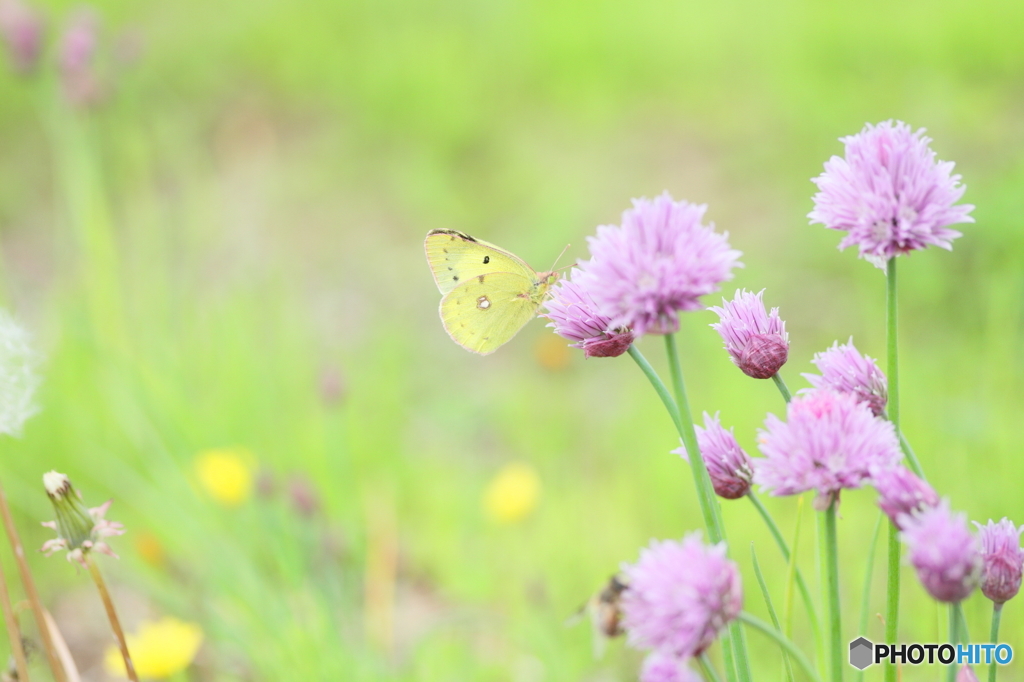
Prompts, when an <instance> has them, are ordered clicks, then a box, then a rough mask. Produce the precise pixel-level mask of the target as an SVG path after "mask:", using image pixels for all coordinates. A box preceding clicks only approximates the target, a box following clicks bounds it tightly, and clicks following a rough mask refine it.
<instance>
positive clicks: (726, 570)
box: [622, 532, 743, 659]
mask: <svg viewBox="0 0 1024 682" xmlns="http://www.w3.org/2000/svg"><path fill="white" fill-rule="evenodd" d="M623 571H624V572H625V574H626V576H627V579H628V583H629V589H628V590H626V591H625V592H624V593H623V595H622V623H623V627H624V628H625V630H626V635H627V640H628V642H629V644H630V645H631V646H633V647H636V648H638V649H656V650H660V651H661V652H662V653H663V654H665V655H668V656H673V657H675V658H677V659H687V658H690V657H692V656H697V655H699V654H700V653H701V652H702V651H704V650H705V649H707V648H708V647H709V646H710V645H711V643H712V642H714V640H715V637H716V636H717V635H718V633H719V632H720V631H721V630H722V628H724V627H725V626H726V624H728V623H729V622H730V621H732V620H734V619H735V618H736V616H737V615H739V612H740V610H741V609H742V608H743V588H742V586H741V584H740V574H739V570H738V569H737V568H736V564H734V563H733V562H731V561H729V559H727V558H726V556H725V543H719V544H717V545H705V544H704V543H703V542H701V539H700V533H699V532H695V533H691V534H689V535H687V536H686V537H685V538H683V540H682V542H678V541H675V540H664V541H661V542H658V541H652V542H651V546H650V547H647V548H645V549H642V550H640V560H639V561H637V563H636V564H634V565H628V564H627V565H624V566H623Z"/></svg>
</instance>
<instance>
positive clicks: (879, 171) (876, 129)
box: [808, 121, 974, 261]
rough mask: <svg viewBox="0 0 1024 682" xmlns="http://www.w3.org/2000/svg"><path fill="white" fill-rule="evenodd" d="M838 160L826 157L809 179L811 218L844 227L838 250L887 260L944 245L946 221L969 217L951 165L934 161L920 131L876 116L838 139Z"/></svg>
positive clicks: (948, 242)
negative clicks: (841, 153) (842, 149)
mask: <svg viewBox="0 0 1024 682" xmlns="http://www.w3.org/2000/svg"><path fill="white" fill-rule="evenodd" d="M842 142H843V143H844V144H845V145H846V155H845V157H843V158H840V157H838V156H833V157H832V158H831V159H830V160H829V161H828V162H826V163H825V172H824V173H822V174H821V175H820V176H819V177H817V178H815V179H814V183H815V184H816V185H818V190H819V191H818V193H817V194H816V195H815V196H814V210H813V211H811V212H810V214H808V217H809V218H810V219H811V222H812V223H821V224H822V225H824V226H825V227H827V228H829V229H832V230H840V231H843V232H846V233H847V234H846V237H844V238H843V240H842V241H841V242H839V248H840V249H845V248H846V247H848V246H857V247H858V249H859V251H860V256H861V257H862V258H873V259H880V260H883V261H884V260H888V259H890V258H892V257H894V256H897V255H899V254H902V253H908V252H910V251H914V250H918V249H923V248H925V247H927V246H939V247H942V248H944V249H950V248H952V241H953V240H954V239H956V238H957V237H959V236H960V233H959V232H957V231H956V230H953V229H950V228H949V227H948V226H949V225H953V224H956V223H970V222H974V219H973V218H971V217H970V215H969V214H970V212H971V211H972V210H974V207H973V206H971V205H969V204H961V205H955V204H956V202H957V201H959V200H960V198H961V197H962V196H963V194H964V187H963V185H961V184H960V176H959V175H954V174H953V165H954V164H953V163H950V162H945V163H943V162H939V161H936V160H935V152H933V151H932V150H931V149H930V148H929V146H928V143H929V142H931V139H929V138H927V137H925V136H924V130H923V129H921V130H918V131H917V132H912V131H911V129H910V126H908V125H907V124H906V123H903V122H900V121H897V122H895V123H894V122H893V121H884V122H882V123H879V124H878V125H875V126H872V125H867V126H865V128H864V130H862V131H861V132H860V133H858V134H857V135H853V136H850V137H844V138H842Z"/></svg>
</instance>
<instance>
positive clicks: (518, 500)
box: [484, 462, 541, 523]
mask: <svg viewBox="0 0 1024 682" xmlns="http://www.w3.org/2000/svg"><path fill="white" fill-rule="evenodd" d="M540 490H541V484H540V476H538V475H537V470H536V469H534V468H533V466H532V465H530V464H527V463H526V462H512V463H511V464H506V465H505V466H504V467H503V468H502V469H501V471H499V472H498V473H497V475H496V476H495V477H494V478H493V479H491V482H490V484H488V486H487V490H485V491H484V511H485V512H486V513H487V516H488V517H490V518H491V520H493V521H497V522H498V523H516V522H517V521H522V520H523V519H525V518H526V517H527V516H529V515H530V512H532V511H533V510H534V509H535V508H536V507H537V502H538V501H539V500H540Z"/></svg>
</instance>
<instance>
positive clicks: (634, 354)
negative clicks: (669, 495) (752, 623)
mask: <svg viewBox="0 0 1024 682" xmlns="http://www.w3.org/2000/svg"><path fill="white" fill-rule="evenodd" d="M665 338H666V345H667V346H668V348H669V349H670V350H669V362H670V364H672V365H673V367H672V373H673V380H674V382H675V385H676V389H677V391H676V395H677V396H678V397H679V398H680V403H679V404H681V405H683V407H684V409H683V410H680V409H679V406H678V405H679V404H677V403H676V401H675V400H673V398H672V395H671V394H670V393H669V391H668V389H667V388H666V387H665V384H664V382H663V381H662V380H661V377H659V376H658V373H657V372H655V371H654V368H653V367H651V364H650V363H649V362H647V359H646V358H645V357H644V356H643V354H642V353H641V352H640V349H638V348H637V347H636V345H631V346H630V347H629V350H628V352H629V355H630V357H631V358H633V360H634V362H636V364H637V366H639V367H640V370H641V371H642V372H643V373H644V375H645V376H646V377H647V379H648V381H650V382H651V386H653V387H654V391H655V392H656V393H657V394H658V397H659V398H661V402H662V404H663V405H664V406H665V409H666V410H668V413H669V415H670V416H671V417H672V422H673V423H674V424H675V426H676V431H677V432H678V434H679V437H680V438H681V439H682V441H683V445H684V446H686V452H687V453H696V456H688V457H687V459H689V460H690V470H691V471H692V472H693V477H694V485H695V487H696V489H697V501H698V502H699V503H700V508H701V514H702V515H703V517H704V525H705V527H706V528H707V532H708V537H709V538H710V540H711V542H720V541H721V540H724V539H725V534H724V533H723V531H722V525H721V521H720V519H719V516H718V502H717V500H716V499H715V498H714V495H713V493H712V494H711V495H710V496H709V495H708V494H707V493H708V492H709V491H710V490H711V479H710V477H709V476H708V472H707V468H706V467H705V466H704V459H703V458H702V457H701V456H700V448H699V447H698V445H697V432H696V431H695V430H694V428H693V420H692V419H691V417H690V407H689V404H688V403H687V401H686V391H685V388H684V386H683V383H682V370H681V368H680V367H679V362H678V355H677V354H676V352H675V341H674V338H673V337H672V336H671V335H666V337H665ZM684 415H685V417H684ZM705 483H706V486H705V485H704V484H705ZM730 634H731V637H730V638H729V639H730V641H731V644H732V648H733V649H734V650H735V652H736V660H735V661H732V660H731V659H732V652H731V651H729V647H728V646H726V647H723V649H724V657H725V662H726V674H727V675H728V677H729V679H730V680H732V679H737V678H734V677H733V675H732V672H733V671H732V667H733V666H732V664H733V663H734V662H735V664H736V669H737V670H738V671H739V676H738V679H739V680H740V681H741V682H749V680H750V672H749V671H750V667H749V663H748V660H747V652H746V645H745V643H744V641H743V639H742V637H741V635H742V634H743V633H742V631H741V630H740V629H739V628H735V629H733V628H732V627H730Z"/></svg>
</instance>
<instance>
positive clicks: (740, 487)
mask: <svg viewBox="0 0 1024 682" xmlns="http://www.w3.org/2000/svg"><path fill="white" fill-rule="evenodd" d="M695 430H696V431H697V446H698V447H699V448H700V455H701V457H702V458H703V459H704V465H705V466H706V467H707V469H708V476H709V477H710V478H711V485H712V486H713V487H714V489H715V494H716V495H718V496H719V497H722V498H725V499H727V500H735V499H738V498H740V497H743V496H744V495H746V494H747V493H748V492H750V485H751V481H752V480H753V478H754V467H753V463H752V461H751V459H750V456H749V455H748V454H747V453H746V452H745V451H744V450H743V448H741V447H740V445H739V443H738V442H736V436H734V435H733V432H732V429H730V430H728V431H726V430H725V429H724V428H723V427H722V424H721V422H720V421H719V420H718V415H717V414H716V415H715V416H714V417H712V416H710V415H708V413H707V412H705V413H704V428H701V427H699V426H697V427H695ZM672 452H673V453H674V454H677V455H679V456H681V457H683V458H684V459H686V460H687V461H689V459H688V458H687V453H686V446H683V447H680V448H678V449H676V450H673V451H672Z"/></svg>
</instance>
